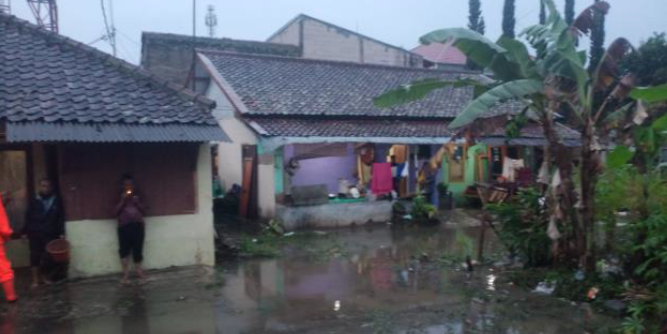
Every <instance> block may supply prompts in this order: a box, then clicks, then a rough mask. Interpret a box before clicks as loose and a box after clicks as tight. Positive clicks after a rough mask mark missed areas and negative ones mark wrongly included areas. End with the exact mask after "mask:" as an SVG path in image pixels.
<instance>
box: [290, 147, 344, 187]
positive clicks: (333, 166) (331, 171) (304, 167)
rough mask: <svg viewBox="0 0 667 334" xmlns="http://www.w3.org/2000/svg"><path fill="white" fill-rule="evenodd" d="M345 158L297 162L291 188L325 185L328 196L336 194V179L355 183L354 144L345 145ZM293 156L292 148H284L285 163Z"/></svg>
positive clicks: (325, 158)
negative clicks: (297, 166)
mask: <svg viewBox="0 0 667 334" xmlns="http://www.w3.org/2000/svg"><path fill="white" fill-rule="evenodd" d="M347 153H348V154H347V156H344V157H324V158H315V159H307V160H301V161H299V169H298V170H297V171H296V173H295V174H294V176H292V177H291V183H292V184H291V185H292V186H310V185H318V184H326V185H327V188H328V191H329V193H330V194H337V193H338V179H339V178H341V177H342V178H345V179H346V180H348V181H350V185H354V184H356V183H357V178H356V177H355V174H356V172H357V156H356V155H355V153H354V144H348V145H347ZM293 156H294V146H291V145H289V146H286V147H285V161H289V160H290V159H291V158H292V157H293Z"/></svg>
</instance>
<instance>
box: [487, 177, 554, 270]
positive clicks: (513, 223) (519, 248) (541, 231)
mask: <svg viewBox="0 0 667 334" xmlns="http://www.w3.org/2000/svg"><path fill="white" fill-rule="evenodd" d="M489 210H490V211H491V212H493V213H494V214H495V215H496V216H497V219H498V222H499V236H500V240H501V242H502V243H503V245H504V246H505V247H506V248H507V249H508V251H509V252H510V254H511V255H513V256H519V257H520V258H521V259H522V261H523V263H524V264H525V265H526V266H528V267H536V266H543V265H547V264H549V263H550V262H551V255H550V250H549V246H550V245H551V240H550V239H549V237H548V236H547V233H546V232H547V225H548V220H549V215H548V213H547V211H546V208H545V207H544V205H543V204H542V202H541V195H540V194H539V193H538V192H537V191H535V190H524V191H522V192H520V193H519V194H518V195H517V196H516V198H515V199H514V200H512V201H510V202H507V203H504V204H492V205H489Z"/></svg>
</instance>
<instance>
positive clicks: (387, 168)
mask: <svg viewBox="0 0 667 334" xmlns="http://www.w3.org/2000/svg"><path fill="white" fill-rule="evenodd" d="M392 186H393V183H392V179H391V164H390V163H388V162H385V163H376V164H374V165H373V183H372V184H371V191H373V194H376V195H382V194H387V193H390V192H391V189H392Z"/></svg>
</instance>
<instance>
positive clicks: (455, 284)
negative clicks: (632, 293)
mask: <svg viewBox="0 0 667 334" xmlns="http://www.w3.org/2000/svg"><path fill="white" fill-rule="evenodd" d="M478 235H479V231H478V230H477V229H456V228H447V227H439V228H432V229H409V230H391V229H389V228H375V229H373V230H367V229H359V230H357V231H339V232H329V233H328V234H327V235H326V236H319V237H316V238H298V237H297V238H295V240H294V241H293V242H290V243H289V244H288V245H287V246H286V248H285V250H284V252H285V255H284V256H282V257H280V258H278V259H267V260H252V261H242V262H237V263H227V264H224V265H222V266H220V267H219V268H216V269H215V270H207V269H201V268H198V269H185V270H174V271H167V272H160V273H153V275H152V277H151V280H150V281H149V282H148V283H146V284H143V285H135V286H130V287H122V286H119V285H117V284H116V283H115V282H114V281H112V280H111V279H98V280H92V281H84V282H78V283H70V284H68V285H63V286H56V287H49V288H45V289H42V290H39V291H35V292H29V293H28V292H26V293H24V295H23V296H24V298H23V299H22V301H21V302H20V303H19V304H18V305H16V306H12V307H11V308H10V307H8V306H7V305H6V304H0V312H2V316H3V320H2V323H1V327H0V329H2V330H1V332H2V334H5V333H8V334H10V333H230V334H233V333H349V334H356V333H406V334H407V333H438V334H439V333H512V334H515V333H516V334H518V333H591V332H605V330H606V328H608V327H609V326H612V325H614V324H615V321H614V319H610V318H606V317H604V316H601V315H598V314H596V313H595V312H593V311H592V310H591V309H590V308H589V307H588V306H586V305H572V304H570V303H568V302H565V301H561V300H558V299H555V298H551V297H546V296H539V295H535V294H533V293H530V292H526V291H523V290H521V289H518V288H515V287H513V286H512V285H510V284H509V283H507V282H505V281H506V280H503V279H501V278H502V275H503V274H502V273H500V272H498V271H497V269H496V270H494V268H492V267H478V268H476V270H475V271H474V272H473V273H472V274H471V273H469V272H467V271H466V270H465V269H464V267H463V266H462V265H461V263H460V260H459V259H460V258H462V257H463V256H464V255H466V254H468V255H473V258H474V253H475V252H476V251H477V246H478V245H477V244H476V242H475V241H474V240H476V239H477V236H478ZM466 236H467V237H466ZM486 241H487V242H486V244H485V250H484V251H485V254H487V255H491V254H493V253H494V250H495V249H497V248H498V247H497V245H496V241H495V240H494V238H492V236H490V235H487V238H486ZM502 282H505V283H502Z"/></svg>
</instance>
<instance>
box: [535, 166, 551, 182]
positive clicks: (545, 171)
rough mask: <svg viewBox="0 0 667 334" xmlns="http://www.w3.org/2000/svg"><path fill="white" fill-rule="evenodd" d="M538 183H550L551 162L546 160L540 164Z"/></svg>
mask: <svg viewBox="0 0 667 334" xmlns="http://www.w3.org/2000/svg"><path fill="white" fill-rule="evenodd" d="M537 183H541V184H549V164H547V163H546V162H543V163H542V166H540V171H539V173H538V174H537Z"/></svg>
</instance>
